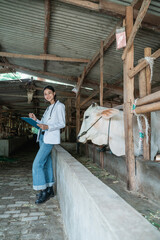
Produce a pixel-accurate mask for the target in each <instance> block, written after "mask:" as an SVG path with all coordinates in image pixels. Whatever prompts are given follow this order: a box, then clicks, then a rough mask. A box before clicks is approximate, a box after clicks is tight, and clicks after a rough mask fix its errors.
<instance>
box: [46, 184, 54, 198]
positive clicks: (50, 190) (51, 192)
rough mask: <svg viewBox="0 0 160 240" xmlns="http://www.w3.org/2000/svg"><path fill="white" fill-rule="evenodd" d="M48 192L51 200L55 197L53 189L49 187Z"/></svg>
mask: <svg viewBox="0 0 160 240" xmlns="http://www.w3.org/2000/svg"><path fill="white" fill-rule="evenodd" d="M47 192H48V194H49V197H50V198H51V197H54V191H53V187H47Z"/></svg>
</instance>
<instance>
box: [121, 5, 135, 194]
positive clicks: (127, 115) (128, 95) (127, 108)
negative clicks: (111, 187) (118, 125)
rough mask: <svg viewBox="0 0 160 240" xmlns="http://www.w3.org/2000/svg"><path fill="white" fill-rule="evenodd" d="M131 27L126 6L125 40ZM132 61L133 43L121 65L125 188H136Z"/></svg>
mask: <svg viewBox="0 0 160 240" xmlns="http://www.w3.org/2000/svg"><path fill="white" fill-rule="evenodd" d="M132 28H133V8H132V7H131V6H128V7H126V35H127V40H128V38H129V36H130V33H131V32H132ZM133 63H134V47H133V44H132V46H131V47H130V49H129V50H128V52H127V55H126V58H125V60H124V65H123V76H124V79H123V81H124V129H125V155H126V166H127V188H128V189H129V190H135V189H136V179H135V157H134V144H133V114H132V112H131V109H132V104H133V101H134V94H133V93H134V78H132V79H130V78H129V77H128V71H129V69H131V68H133Z"/></svg>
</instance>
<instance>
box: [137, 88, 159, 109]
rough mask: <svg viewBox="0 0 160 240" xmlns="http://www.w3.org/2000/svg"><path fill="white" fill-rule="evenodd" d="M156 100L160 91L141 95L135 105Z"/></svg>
mask: <svg viewBox="0 0 160 240" xmlns="http://www.w3.org/2000/svg"><path fill="white" fill-rule="evenodd" d="M157 101H160V91H158V92H155V93H151V94H149V95H147V96H145V97H141V98H139V99H137V102H136V106H142V105H145V104H149V103H153V102H157Z"/></svg>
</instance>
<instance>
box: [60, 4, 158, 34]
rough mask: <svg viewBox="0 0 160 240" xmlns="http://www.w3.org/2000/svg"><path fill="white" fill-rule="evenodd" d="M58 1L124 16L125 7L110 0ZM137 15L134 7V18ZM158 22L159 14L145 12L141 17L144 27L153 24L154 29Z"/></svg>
mask: <svg viewBox="0 0 160 240" xmlns="http://www.w3.org/2000/svg"><path fill="white" fill-rule="evenodd" d="M59 1H60V2H63V3H68V4H72V5H75V6H78V7H83V8H86V9H89V10H93V11H96V12H100V13H101V12H102V13H107V14H108V15H111V16H115V17H122V18H124V17H125V16H126V13H125V12H126V7H125V6H124V5H121V4H118V3H114V2H111V1H106V0H100V1H99V4H98V3H92V2H89V1H85V0H59ZM137 16H138V10H137V9H134V11H133V17H134V19H136V18H137ZM159 22H160V17H159V16H156V15H153V14H150V13H147V14H146V16H145V17H144V19H143V22H142V26H143V23H145V26H146V27H148V26H147V25H146V24H149V25H153V26H155V28H154V30H156V27H157V28H159Z"/></svg>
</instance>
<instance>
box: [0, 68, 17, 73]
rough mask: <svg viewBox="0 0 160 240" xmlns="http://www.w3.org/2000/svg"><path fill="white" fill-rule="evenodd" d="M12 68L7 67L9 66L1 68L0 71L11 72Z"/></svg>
mask: <svg viewBox="0 0 160 240" xmlns="http://www.w3.org/2000/svg"><path fill="white" fill-rule="evenodd" d="M13 71H14V70H13V69H12V70H11V69H9V68H2V69H0V73H10V72H13Z"/></svg>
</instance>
